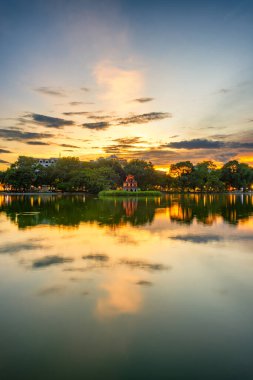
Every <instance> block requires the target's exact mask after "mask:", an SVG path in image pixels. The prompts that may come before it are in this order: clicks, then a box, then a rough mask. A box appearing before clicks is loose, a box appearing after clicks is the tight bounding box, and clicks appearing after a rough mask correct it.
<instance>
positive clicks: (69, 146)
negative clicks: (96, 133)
mask: <svg viewBox="0 0 253 380" xmlns="http://www.w3.org/2000/svg"><path fill="white" fill-rule="evenodd" d="M59 146H62V147H63V148H76V149H79V148H80V146H77V145H70V144H59Z"/></svg>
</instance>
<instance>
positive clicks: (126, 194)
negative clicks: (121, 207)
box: [98, 190, 162, 197]
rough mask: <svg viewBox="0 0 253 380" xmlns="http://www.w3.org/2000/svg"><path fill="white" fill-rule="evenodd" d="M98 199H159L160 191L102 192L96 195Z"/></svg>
mask: <svg viewBox="0 0 253 380" xmlns="http://www.w3.org/2000/svg"><path fill="white" fill-rule="evenodd" d="M98 195H99V197H159V196H161V195H162V193H161V192H160V191H155V190H149V191H148V190H146V191H124V190H103V191H100V193H99V194H98Z"/></svg>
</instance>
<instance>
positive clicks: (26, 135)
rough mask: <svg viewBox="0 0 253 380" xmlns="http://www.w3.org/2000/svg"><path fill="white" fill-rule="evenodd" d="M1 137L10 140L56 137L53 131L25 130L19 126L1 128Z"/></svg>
mask: <svg viewBox="0 0 253 380" xmlns="http://www.w3.org/2000/svg"><path fill="white" fill-rule="evenodd" d="M0 137H1V138H3V139H4V140H8V141H26V140H34V139H44V138H50V137H54V135H53V134H51V133H38V132H23V131H22V130H21V129H19V128H15V129H14V128H12V129H11V128H10V129H0Z"/></svg>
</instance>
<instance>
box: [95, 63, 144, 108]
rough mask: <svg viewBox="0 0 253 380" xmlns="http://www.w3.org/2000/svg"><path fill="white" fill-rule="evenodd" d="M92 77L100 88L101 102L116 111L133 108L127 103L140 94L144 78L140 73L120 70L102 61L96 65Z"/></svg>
mask: <svg viewBox="0 0 253 380" xmlns="http://www.w3.org/2000/svg"><path fill="white" fill-rule="evenodd" d="M94 75H95V79H96V82H97V84H98V85H99V86H101V87H102V91H103V92H102V95H101V99H102V100H104V101H106V102H108V103H110V106H112V107H117V110H119V109H122V108H126V106H129V107H131V109H132V108H133V104H127V103H129V99H132V98H136V97H138V96H140V94H141V92H142V88H143V83H144V78H143V75H142V73H141V72H140V71H137V70H126V69H122V68H119V67H116V66H113V65H112V64H111V63H110V62H107V61H103V62H100V63H98V64H97V65H96V67H95V69H94Z"/></svg>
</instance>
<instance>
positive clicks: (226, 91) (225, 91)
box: [217, 88, 231, 94]
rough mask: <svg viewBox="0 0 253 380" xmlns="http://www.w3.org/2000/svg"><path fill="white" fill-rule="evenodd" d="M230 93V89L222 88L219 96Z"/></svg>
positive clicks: (218, 92)
mask: <svg viewBox="0 0 253 380" xmlns="http://www.w3.org/2000/svg"><path fill="white" fill-rule="evenodd" d="M230 91H231V89H229V88H221V89H220V90H219V91H217V94H227V93H228V92H230Z"/></svg>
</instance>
